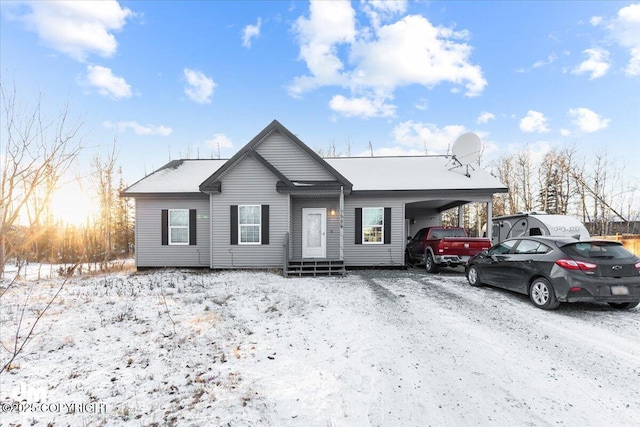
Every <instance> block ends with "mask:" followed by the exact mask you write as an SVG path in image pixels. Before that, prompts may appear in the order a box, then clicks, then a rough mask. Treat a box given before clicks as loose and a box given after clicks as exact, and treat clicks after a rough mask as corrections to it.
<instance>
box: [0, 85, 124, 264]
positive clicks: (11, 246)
mask: <svg viewBox="0 0 640 427" xmlns="http://www.w3.org/2000/svg"><path fill="white" fill-rule="evenodd" d="M0 100H1V110H0V112H1V114H2V116H1V121H2V128H1V130H0V132H1V134H2V151H1V152H0V155H1V156H2V159H1V160H2V172H1V177H0V202H1V204H0V274H1V273H2V272H4V270H5V266H6V264H7V262H9V261H11V262H14V263H16V264H17V266H18V268H20V267H21V266H22V265H23V264H24V263H26V262H43V263H55V264H58V263H69V264H72V265H76V264H78V263H95V264H97V268H99V266H104V265H106V264H107V263H108V262H109V261H111V260H113V259H115V258H119V257H130V256H131V254H132V251H133V239H134V224H133V218H134V217H133V212H132V206H131V201H130V200H128V199H125V198H121V197H119V192H120V191H121V190H123V189H124V187H125V183H124V179H123V176H122V170H121V169H120V168H118V167H117V164H116V162H117V155H116V151H115V142H114V149H113V151H112V152H111V153H110V154H109V155H107V156H106V157H101V156H99V155H96V156H95V157H94V158H93V159H92V161H91V171H90V173H89V177H88V178H89V182H90V184H91V185H90V186H91V193H92V194H93V195H94V196H95V197H96V198H97V199H98V202H99V209H98V212H97V213H96V214H95V215H93V216H91V217H88V218H87V219H86V222H85V223H84V224H82V225H71V224H68V223H65V222H64V219H63V218H62V219H59V218H54V216H53V212H52V209H51V203H52V196H53V195H54V193H55V192H56V191H57V190H58V189H59V188H60V186H61V185H62V180H63V178H64V177H65V176H67V175H68V173H69V172H70V170H71V168H72V167H73V166H75V165H77V163H78V162H79V160H80V154H81V153H82V152H83V150H84V149H85V145H84V141H83V139H84V136H85V135H83V134H82V130H83V125H84V123H83V122H82V121H79V120H75V121H74V120H70V118H69V117H68V107H64V108H63V109H62V111H61V112H60V113H59V114H58V115H57V116H55V117H53V118H48V117H46V115H45V114H44V113H43V104H42V102H43V97H42V96H39V97H38V99H37V100H36V101H35V103H34V104H33V105H24V104H22V103H21V102H20V99H19V98H18V94H17V91H16V88H15V86H13V87H10V88H8V87H7V86H5V85H1V86H0Z"/></svg>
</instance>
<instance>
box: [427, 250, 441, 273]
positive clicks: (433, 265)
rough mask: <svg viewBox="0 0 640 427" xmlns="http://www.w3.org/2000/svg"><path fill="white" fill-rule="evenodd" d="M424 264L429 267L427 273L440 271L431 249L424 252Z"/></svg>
mask: <svg viewBox="0 0 640 427" xmlns="http://www.w3.org/2000/svg"><path fill="white" fill-rule="evenodd" d="M424 266H425V267H426V268H427V273H437V272H438V266H437V265H436V263H435V262H434V261H433V255H431V252H429V251H427V252H425V254H424Z"/></svg>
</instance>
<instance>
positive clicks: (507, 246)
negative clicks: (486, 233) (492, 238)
mask: <svg viewBox="0 0 640 427" xmlns="http://www.w3.org/2000/svg"><path fill="white" fill-rule="evenodd" d="M516 243H518V241H517V240H508V241H506V242H502V243H500V244H499V245H496V246H494V247H493V248H491V249H490V250H489V255H503V254H508V253H509V252H510V251H511V248H513V246H514V245H515V244H516Z"/></svg>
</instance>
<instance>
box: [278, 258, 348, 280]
mask: <svg viewBox="0 0 640 427" xmlns="http://www.w3.org/2000/svg"><path fill="white" fill-rule="evenodd" d="M345 274H346V270H345V268H344V261H340V260H331V259H317V260H314V259H311V260H309V259H305V260H291V261H289V262H288V265H287V268H286V269H285V271H284V277H291V276H294V277H303V276H313V277H316V276H344V275H345Z"/></svg>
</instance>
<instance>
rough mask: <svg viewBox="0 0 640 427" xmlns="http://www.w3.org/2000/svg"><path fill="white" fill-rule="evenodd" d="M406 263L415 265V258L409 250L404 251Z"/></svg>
mask: <svg viewBox="0 0 640 427" xmlns="http://www.w3.org/2000/svg"><path fill="white" fill-rule="evenodd" d="M404 265H405V267H413V260H412V259H411V254H410V253H409V251H404Z"/></svg>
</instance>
